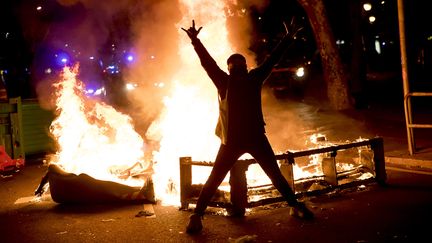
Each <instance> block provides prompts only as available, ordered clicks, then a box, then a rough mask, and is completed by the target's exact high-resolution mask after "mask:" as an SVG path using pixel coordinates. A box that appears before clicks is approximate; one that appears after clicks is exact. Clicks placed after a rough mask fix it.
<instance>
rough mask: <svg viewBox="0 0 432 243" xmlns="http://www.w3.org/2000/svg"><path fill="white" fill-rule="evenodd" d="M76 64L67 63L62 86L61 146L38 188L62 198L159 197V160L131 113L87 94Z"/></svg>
mask: <svg viewBox="0 0 432 243" xmlns="http://www.w3.org/2000/svg"><path fill="white" fill-rule="evenodd" d="M77 72H78V70H77V67H75V69H70V68H67V67H66V68H64V70H63V73H62V79H61V80H59V82H58V83H56V84H55V85H54V86H55V88H56V106H57V109H56V110H57V113H58V114H57V118H56V119H55V120H54V121H53V123H52V125H51V127H50V129H51V134H52V135H53V137H54V138H55V139H56V141H57V143H58V146H59V150H58V152H57V153H56V154H55V155H54V156H52V157H51V158H50V160H49V162H48V163H49V166H48V170H47V173H46V174H45V176H44V177H43V178H42V180H41V183H40V185H39V187H38V188H37V189H36V191H35V194H36V195H37V196H41V195H42V194H43V193H44V192H45V191H47V188H48V185H49V190H50V194H51V197H52V199H53V200H54V201H56V202H58V203H91V202H119V201H123V202H124V201H143V200H145V201H147V202H153V203H154V202H155V194H154V190H153V182H152V179H151V177H152V175H153V173H154V171H153V162H147V161H145V160H144V150H143V148H144V141H143V139H142V138H141V136H140V135H139V134H138V133H136V132H135V130H134V128H133V125H132V122H131V119H130V118H129V117H128V116H126V115H124V114H122V113H120V112H117V111H116V110H114V109H113V108H112V107H110V106H108V105H106V104H104V103H102V102H95V101H92V100H89V99H87V98H86V97H85V95H84V87H83V84H82V83H81V82H80V81H79V80H77V79H76V75H77Z"/></svg>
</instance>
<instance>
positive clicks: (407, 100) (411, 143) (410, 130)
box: [404, 92, 432, 155]
mask: <svg viewBox="0 0 432 243" xmlns="http://www.w3.org/2000/svg"><path fill="white" fill-rule="evenodd" d="M411 97H432V93H430V92H412V93H407V94H406V95H405V97H404V108H405V123H406V124H405V125H406V128H407V136H408V151H409V153H410V155H413V154H414V152H415V151H416V145H415V139H414V128H432V124H416V123H413V117H412V111H411Z"/></svg>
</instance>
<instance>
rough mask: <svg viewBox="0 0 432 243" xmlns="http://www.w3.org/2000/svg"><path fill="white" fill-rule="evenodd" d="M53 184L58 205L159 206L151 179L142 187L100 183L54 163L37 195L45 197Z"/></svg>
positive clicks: (51, 192) (52, 195) (43, 179)
mask: <svg viewBox="0 0 432 243" xmlns="http://www.w3.org/2000/svg"><path fill="white" fill-rule="evenodd" d="M47 183H49V190H50V195H51V198H52V199H53V200H54V201H55V202H57V203H107V202H117V203H118V202H147V203H155V195H154V191H153V182H152V180H151V179H150V178H148V179H147V180H146V181H145V183H144V185H143V186H142V187H131V186H127V185H123V184H120V183H116V182H112V181H103V180H97V179H94V178H93V177H91V176H89V175H87V174H79V175H76V174H73V173H68V172H66V171H64V170H62V169H61V168H60V166H58V165H55V164H51V165H49V166H48V172H47V173H46V174H45V176H44V177H43V178H42V181H41V183H40V185H39V187H38V188H37V189H36V191H35V194H36V195H39V196H41V195H42V194H43V193H44V192H45V190H46V188H47V185H48V184H47Z"/></svg>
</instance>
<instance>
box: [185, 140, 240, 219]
mask: <svg viewBox="0 0 432 243" xmlns="http://www.w3.org/2000/svg"><path fill="white" fill-rule="evenodd" d="M238 157H239V152H238V151H237V150H235V149H232V148H230V147H227V146H225V145H221V147H220V148H219V152H218V154H217V156H216V160H215V163H214V166H213V169H212V171H211V173H210V176H209V178H208V179H207V181H206V183H205V184H204V186H203V188H202V190H201V193H200V195H199V197H198V201H197V204H196V207H195V210H194V213H196V214H199V215H204V211H205V209H206V208H207V205H208V203H209V201H210V200H211V198H212V197H213V195H214V193H215V192H216V190H217V188H218V187H219V185H220V184H221V183H222V181H223V179H224V178H225V176H226V175H227V173H228V171H229V170H230V169H231V167H232V166H233V165H234V163H235V162H236V161H237V159H238Z"/></svg>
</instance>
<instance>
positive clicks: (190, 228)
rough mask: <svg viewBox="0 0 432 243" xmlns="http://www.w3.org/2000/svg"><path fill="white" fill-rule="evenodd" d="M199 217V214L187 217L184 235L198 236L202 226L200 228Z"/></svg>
mask: <svg viewBox="0 0 432 243" xmlns="http://www.w3.org/2000/svg"><path fill="white" fill-rule="evenodd" d="M201 217H202V216H201V215H199V214H196V213H194V214H192V215H191V216H190V217H189V223H188V225H187V226H186V233H188V234H198V233H199V232H201V230H202V228H203V226H202V222H201Z"/></svg>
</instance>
